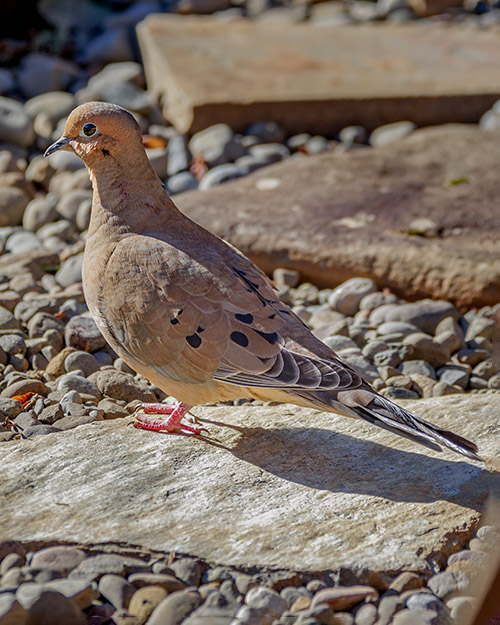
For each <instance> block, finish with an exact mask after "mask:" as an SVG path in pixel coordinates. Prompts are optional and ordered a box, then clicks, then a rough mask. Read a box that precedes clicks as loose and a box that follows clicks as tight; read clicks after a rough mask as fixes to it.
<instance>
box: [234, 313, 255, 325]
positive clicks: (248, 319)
mask: <svg viewBox="0 0 500 625" xmlns="http://www.w3.org/2000/svg"><path fill="white" fill-rule="evenodd" d="M234 316H235V317H236V319H238V321H241V323H253V315H251V314H250V313H247V314H243V313H236V314H235V315H234Z"/></svg>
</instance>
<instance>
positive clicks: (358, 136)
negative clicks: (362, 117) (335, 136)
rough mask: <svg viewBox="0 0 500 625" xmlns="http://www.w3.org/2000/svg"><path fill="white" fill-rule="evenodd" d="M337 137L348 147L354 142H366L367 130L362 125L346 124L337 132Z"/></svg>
mask: <svg viewBox="0 0 500 625" xmlns="http://www.w3.org/2000/svg"><path fill="white" fill-rule="evenodd" d="M339 139H340V141H341V142H342V143H343V144H344V145H345V146H347V147H350V146H351V145H353V144H354V143H366V139H367V132H366V130H365V128H363V126H346V127H345V128H342V130H341V131H340V132H339Z"/></svg>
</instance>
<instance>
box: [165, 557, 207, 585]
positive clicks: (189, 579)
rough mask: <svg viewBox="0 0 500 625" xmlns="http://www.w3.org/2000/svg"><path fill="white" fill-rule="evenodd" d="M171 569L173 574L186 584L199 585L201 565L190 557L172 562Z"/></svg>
mask: <svg viewBox="0 0 500 625" xmlns="http://www.w3.org/2000/svg"><path fill="white" fill-rule="evenodd" d="M171 568H172V570H173V571H174V573H175V575H176V576H177V577H178V578H179V579H181V580H182V581H183V582H185V583H186V584H187V585H188V586H199V584H200V578H201V567H200V565H199V563H198V562H197V561H196V560H193V559H192V558H180V559H179V560H176V561H175V562H173V563H172V567H171Z"/></svg>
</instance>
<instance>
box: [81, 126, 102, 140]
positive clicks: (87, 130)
mask: <svg viewBox="0 0 500 625" xmlns="http://www.w3.org/2000/svg"><path fill="white" fill-rule="evenodd" d="M98 132H99V129H98V128H97V126H96V125H95V124H85V125H84V126H83V128H82V130H81V131H80V137H92V136H93V135H95V134H96V133H98Z"/></svg>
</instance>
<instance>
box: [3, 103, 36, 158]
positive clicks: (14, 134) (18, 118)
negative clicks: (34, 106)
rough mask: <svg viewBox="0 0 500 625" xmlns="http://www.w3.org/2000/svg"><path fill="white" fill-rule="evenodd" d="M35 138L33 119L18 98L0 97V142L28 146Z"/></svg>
mask: <svg viewBox="0 0 500 625" xmlns="http://www.w3.org/2000/svg"><path fill="white" fill-rule="evenodd" d="M34 138H35V133H34V130H33V119H32V118H31V116H30V115H28V114H27V113H26V111H25V110H24V107H23V105H22V104H21V103H20V102H17V101H16V100H11V99H10V98H4V97H0V142H1V143H12V144H13V145H22V146H24V147H27V146H29V145H31V143H32V142H33V140H34Z"/></svg>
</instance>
